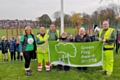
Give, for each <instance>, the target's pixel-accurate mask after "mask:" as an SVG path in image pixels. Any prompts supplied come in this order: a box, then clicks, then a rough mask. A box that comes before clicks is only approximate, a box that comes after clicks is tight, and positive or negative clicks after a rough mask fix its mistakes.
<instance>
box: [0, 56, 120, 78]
mask: <svg viewBox="0 0 120 80" xmlns="http://www.w3.org/2000/svg"><path fill="white" fill-rule="evenodd" d="M119 61H120V54H119V55H115V62H114V72H113V74H112V76H110V77H106V76H105V75H103V74H102V73H99V72H98V70H99V69H101V67H90V68H88V70H87V71H86V72H84V71H77V70H76V68H73V67H72V68H71V69H70V71H68V72H65V71H57V70H56V69H52V70H51V72H46V71H45V70H43V71H42V72H38V71H37V61H32V62H31V70H32V76H30V77H28V76H26V75H25V71H24V62H1V63H0V80H120V64H119Z"/></svg>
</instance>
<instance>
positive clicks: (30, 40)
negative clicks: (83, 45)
mask: <svg viewBox="0 0 120 80" xmlns="http://www.w3.org/2000/svg"><path fill="white" fill-rule="evenodd" d="M97 30H98V29H97ZM94 38H95V39H94V40H96V41H101V42H103V45H104V47H103V50H104V53H103V55H104V56H103V69H102V70H100V72H104V73H105V74H106V75H107V76H110V75H111V74H112V72H113V62H114V58H113V49H114V41H115V34H114V29H112V28H110V27H109V22H108V21H104V22H103V29H99V30H98V33H97V35H95V34H94ZM10 40H11V41H10V42H11V44H12V43H15V44H16V45H15V46H17V43H19V52H20V56H24V59H25V71H26V75H27V76H31V72H32V71H31V69H30V61H31V58H32V56H33V54H35V53H36V54H37V60H38V67H37V70H38V71H42V69H43V66H45V69H46V71H50V68H51V67H50V62H49V58H48V41H60V42H77V43H78V42H91V41H93V40H92V38H91V37H90V36H89V35H88V34H87V33H86V30H85V28H83V27H82V28H80V29H79V33H78V34H77V35H76V36H75V37H73V36H72V35H70V36H68V35H67V33H66V32H63V33H62V34H61V35H60V34H59V30H57V29H56V27H55V25H54V24H51V25H50V29H48V30H45V28H44V27H40V31H39V33H37V35H33V33H32V29H31V28H30V27H29V26H27V27H26V28H25V30H24V34H23V35H22V36H21V38H20V40H19V42H17V39H16V42H13V41H14V39H13V38H11V39H10ZM5 41H6V38H3V42H5ZM2 44H3V43H2ZM6 44H8V42H7V41H6ZM5 49H7V48H5ZM10 51H11V52H12V49H10ZM3 53H7V52H6V51H3ZM11 54H14V52H12V53H11ZM11 58H12V57H11ZM6 60H7V57H6ZM43 61H44V65H43ZM52 66H56V68H57V70H58V71H60V70H62V69H63V67H64V70H65V71H69V70H70V66H66V65H64V66H63V65H61V64H58V65H52ZM77 69H78V70H87V66H86V67H77Z"/></svg>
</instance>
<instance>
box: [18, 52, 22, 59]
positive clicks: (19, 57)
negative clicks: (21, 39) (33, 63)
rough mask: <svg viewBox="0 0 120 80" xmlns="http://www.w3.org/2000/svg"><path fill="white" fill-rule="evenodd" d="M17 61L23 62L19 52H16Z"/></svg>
mask: <svg viewBox="0 0 120 80" xmlns="http://www.w3.org/2000/svg"><path fill="white" fill-rule="evenodd" d="M17 59H18V60H21V61H22V60H23V57H22V56H20V52H17Z"/></svg>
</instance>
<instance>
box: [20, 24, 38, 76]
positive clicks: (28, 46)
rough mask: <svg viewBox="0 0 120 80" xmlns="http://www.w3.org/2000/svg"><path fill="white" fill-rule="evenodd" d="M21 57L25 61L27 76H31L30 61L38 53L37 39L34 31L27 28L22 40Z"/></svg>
mask: <svg viewBox="0 0 120 80" xmlns="http://www.w3.org/2000/svg"><path fill="white" fill-rule="evenodd" d="M19 46H20V55H21V56H24V59H25V71H26V75H27V76H31V70H30V61H31V58H32V56H33V54H34V53H35V52H34V51H36V42H35V37H34V35H33V34H32V29H31V28H30V27H29V26H27V27H25V30H24V35H22V36H21V38H20V45H19Z"/></svg>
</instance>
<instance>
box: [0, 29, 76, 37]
mask: <svg viewBox="0 0 120 80" xmlns="http://www.w3.org/2000/svg"><path fill="white" fill-rule="evenodd" d="M23 30H24V29H22V30H20V29H18V34H19V35H20V34H21V33H23ZM32 30H33V34H34V35H36V34H37V33H38V32H39V28H35V29H32ZM46 30H47V29H46ZM65 31H66V32H67V33H68V34H73V35H74V33H75V28H66V30H65ZM13 34H14V36H16V29H14V30H13ZM2 36H6V29H0V38H1V37H2ZM10 36H12V32H11V29H8V38H10Z"/></svg>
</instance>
